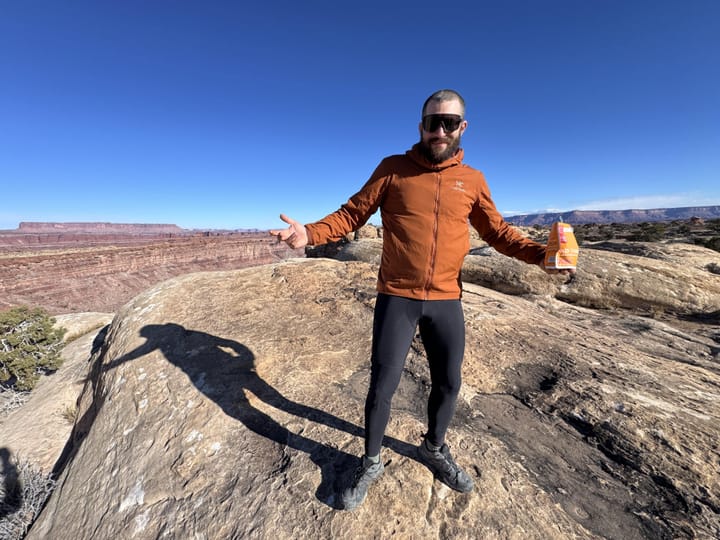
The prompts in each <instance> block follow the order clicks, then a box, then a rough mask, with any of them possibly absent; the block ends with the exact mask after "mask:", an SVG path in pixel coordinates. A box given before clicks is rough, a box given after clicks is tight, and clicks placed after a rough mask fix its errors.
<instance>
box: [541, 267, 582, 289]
mask: <svg viewBox="0 0 720 540" xmlns="http://www.w3.org/2000/svg"><path fill="white" fill-rule="evenodd" d="M538 266H539V267H540V268H542V269H543V270H545V272H546V273H547V274H562V275H563V276H568V280H567V281H566V282H565V283H566V284H569V283H572V282H573V281H574V280H575V275H576V273H577V272H576V271H575V269H574V268H563V269H562V270H556V269H555V268H546V267H545V261H540V262H539V263H538Z"/></svg>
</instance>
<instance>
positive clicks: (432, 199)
mask: <svg viewBox="0 0 720 540" xmlns="http://www.w3.org/2000/svg"><path fill="white" fill-rule="evenodd" d="M463 154H464V153H463V150H462V149H460V150H459V151H458V152H457V153H456V154H455V156H453V157H452V158H451V159H448V160H447V161H444V162H443V163H440V164H438V165H433V164H431V163H429V162H428V161H427V160H426V159H425V158H424V157H423V156H422V154H421V153H420V151H419V149H418V144H416V145H415V146H413V147H412V149H411V150H409V151H407V152H406V153H405V154H404V155H395V156H390V157H387V158H385V159H383V160H382V162H380V165H378V167H377V169H375V172H373V174H372V176H371V177H370V179H369V180H368V181H367V183H366V184H365V185H364V186H363V187H362V189H361V190H360V191H358V192H357V193H356V194H355V195H353V196H352V197H351V198H350V199H349V200H348V202H347V203H345V204H343V205H342V206H341V207H340V208H339V209H338V210H337V211H335V212H333V213H332V214H329V215H328V216H326V217H324V218H323V219H321V220H320V221H316V222H315V223H310V224H308V225H306V228H307V232H308V241H309V244H311V245H318V244H324V243H326V242H330V241H336V240H339V239H340V238H342V237H343V236H345V235H346V234H348V233H349V232H352V231H354V230H357V229H358V228H360V227H362V226H363V225H364V224H365V223H366V222H367V220H368V219H369V218H370V216H372V215H373V214H374V213H375V211H376V210H377V209H378V207H379V208H380V212H381V216H382V226H383V251H382V260H381V263H380V272H379V274H378V285H377V289H378V291H380V292H382V293H386V294H391V295H395V296H404V297H406V298H414V299H418V300H446V299H457V298H460V295H461V291H462V283H461V280H460V271H461V269H462V264H463V260H464V258H465V255H467V253H468V251H469V249H470V235H469V232H468V219H469V220H470V223H471V224H472V226H473V227H475V229H477V231H478V233H480V236H481V237H482V238H483V240H485V241H486V242H487V243H488V244H490V245H491V246H492V247H494V248H495V249H497V250H498V251H499V252H500V253H503V254H505V255H509V256H511V257H515V258H517V259H520V260H522V261H525V262H527V263H531V264H537V263H539V262H540V261H542V260H543V258H544V255H545V246H543V245H541V244H538V243H536V242H533V241H531V240H529V239H527V238H525V237H524V236H522V235H521V234H520V233H518V232H517V231H516V230H515V229H513V228H512V227H511V226H510V225H509V224H508V223H507V222H505V220H504V219H503V218H502V216H501V215H500V213H499V212H498V211H497V209H496V208H495V203H493V201H492V199H491V198H490V191H489V189H488V186H487V183H486V182H485V177H484V176H483V174H482V173H481V172H480V171H478V170H475V169H473V168H472V167H470V166H468V165H465V164H463V163H462V159H463Z"/></svg>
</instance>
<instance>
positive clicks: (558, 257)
mask: <svg viewBox="0 0 720 540" xmlns="http://www.w3.org/2000/svg"><path fill="white" fill-rule="evenodd" d="M577 260H578V244H577V240H575V234H573V228H572V226H571V225H570V224H569V223H563V222H562V221H557V222H555V223H553V224H552V228H551V229H550V237H549V238H548V243H547V251H546V252H545V268H550V269H554V270H564V269H575V267H576V266H577Z"/></svg>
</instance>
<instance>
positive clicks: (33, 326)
mask: <svg viewBox="0 0 720 540" xmlns="http://www.w3.org/2000/svg"><path fill="white" fill-rule="evenodd" d="M54 324H55V319H53V318H52V317H50V315H49V314H48V313H47V312H46V311H44V310H43V309H39V308H36V309H30V308H27V307H16V308H12V309H10V310H8V311H4V312H2V313H0V385H3V386H6V387H10V388H14V389H15V390H19V391H23V392H24V391H29V390H32V389H33V388H34V387H35V384H36V383H37V381H38V379H39V377H40V374H42V373H50V372H52V371H55V370H56V369H58V368H59V367H60V365H61V364H62V358H61V356H60V351H61V350H62V347H63V342H62V338H63V335H64V334H65V329H58V328H53V325H54Z"/></svg>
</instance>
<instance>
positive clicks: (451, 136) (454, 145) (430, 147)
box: [419, 100, 467, 163]
mask: <svg viewBox="0 0 720 540" xmlns="http://www.w3.org/2000/svg"><path fill="white" fill-rule="evenodd" d="M462 112H463V110H462V105H460V102H459V101H457V100H452V101H440V102H436V101H432V102H430V103H428V106H427V109H426V110H425V116H430V115H434V114H447V115H456V116H460V117H461V118H462ZM436 123H437V122H436ZM445 127H446V126H445V125H444V124H443V123H440V124H439V125H437V126H435V129H434V130H433V131H428V130H426V129H425V128H424V127H423V122H420V126H419V129H420V148H421V150H422V151H423V154H424V155H425V157H426V158H427V159H428V161H430V163H442V162H443V161H445V160H446V159H449V158H450V157H452V156H453V155H455V152H457V149H458V148H459V146H460V138H461V136H462V134H463V132H464V131H465V129H466V128H467V120H464V119H463V120H462V122H460V125H459V126H458V127H457V129H455V130H453V131H449V132H448V131H445Z"/></svg>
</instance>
